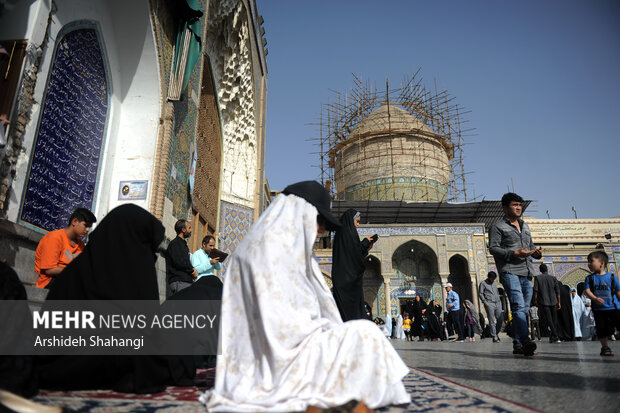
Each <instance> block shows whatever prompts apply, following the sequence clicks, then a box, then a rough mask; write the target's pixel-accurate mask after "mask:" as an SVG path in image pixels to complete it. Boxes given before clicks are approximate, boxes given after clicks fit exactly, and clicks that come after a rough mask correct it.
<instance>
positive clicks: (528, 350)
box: [523, 341, 536, 357]
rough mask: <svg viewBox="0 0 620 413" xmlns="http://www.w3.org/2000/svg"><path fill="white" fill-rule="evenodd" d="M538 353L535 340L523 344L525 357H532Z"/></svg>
mask: <svg viewBox="0 0 620 413" xmlns="http://www.w3.org/2000/svg"><path fill="white" fill-rule="evenodd" d="M534 354H536V343H535V342H533V341H528V342H527V343H525V344H524V345H523V355H524V356H525V357H531V356H533V355H534Z"/></svg>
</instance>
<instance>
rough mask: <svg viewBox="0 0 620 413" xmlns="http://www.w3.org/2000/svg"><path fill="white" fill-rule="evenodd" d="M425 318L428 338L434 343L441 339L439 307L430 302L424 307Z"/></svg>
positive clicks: (435, 303) (433, 301)
mask: <svg viewBox="0 0 620 413" xmlns="http://www.w3.org/2000/svg"><path fill="white" fill-rule="evenodd" d="M426 317H427V318H428V337H429V338H430V339H431V340H433V341H435V340H438V339H440V338H441V330H442V328H441V322H440V321H439V317H441V306H440V305H439V304H437V302H435V300H432V301H431V302H430V304H429V305H428V307H426Z"/></svg>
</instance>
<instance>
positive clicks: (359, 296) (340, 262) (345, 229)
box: [332, 209, 370, 321]
mask: <svg viewBox="0 0 620 413" xmlns="http://www.w3.org/2000/svg"><path fill="white" fill-rule="evenodd" d="M357 216H359V212H357V211H356V210H354V209H349V210H347V211H346V212H345V213H344V214H343V215H342V216H341V217H340V224H341V225H342V227H341V228H340V229H339V230H337V231H336V235H335V236H334V246H333V247H334V248H333V249H334V256H333V264H332V283H333V285H334V290H333V291H334V298H335V300H336V304H337V305H338V310H339V311H340V316H341V317H342V320H343V321H349V320H357V319H361V318H366V317H365V314H364V289H363V284H362V279H363V277H364V269H365V267H364V257H366V255H367V254H368V249H369V248H370V241H368V239H364V240H362V241H360V238H359V235H358V234H357V228H356V227H355V218H356V217H357Z"/></svg>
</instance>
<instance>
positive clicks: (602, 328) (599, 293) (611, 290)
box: [585, 251, 620, 356]
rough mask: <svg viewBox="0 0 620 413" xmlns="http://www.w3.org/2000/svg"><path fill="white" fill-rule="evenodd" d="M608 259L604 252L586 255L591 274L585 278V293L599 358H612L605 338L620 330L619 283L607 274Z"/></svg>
mask: <svg viewBox="0 0 620 413" xmlns="http://www.w3.org/2000/svg"><path fill="white" fill-rule="evenodd" d="M608 263H609V257H608V256H607V254H606V253H605V252H604V251H593V252H591V253H590V254H589V255H588V268H590V271H592V274H590V275H588V276H587V277H586V281H585V293H586V295H587V296H588V298H590V300H592V313H593V314H594V321H595V323H596V335H597V336H598V338H599V340H600V342H601V356H613V355H614V353H613V352H612V351H611V349H610V348H609V347H608V345H607V336H610V335H612V334H614V330H615V328H617V329H618V330H620V301H619V299H620V283H619V282H618V277H616V276H615V275H614V274H610V273H608V272H607V264H608Z"/></svg>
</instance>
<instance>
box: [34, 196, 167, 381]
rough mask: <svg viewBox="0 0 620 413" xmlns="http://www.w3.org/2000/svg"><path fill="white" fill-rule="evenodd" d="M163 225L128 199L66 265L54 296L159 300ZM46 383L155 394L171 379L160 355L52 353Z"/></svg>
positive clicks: (44, 368) (44, 370)
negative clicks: (158, 262)
mask: <svg viewBox="0 0 620 413" xmlns="http://www.w3.org/2000/svg"><path fill="white" fill-rule="evenodd" d="M163 238H164V227H163V225H162V224H161V222H159V221H158V220H157V218H155V217H154V216H153V215H151V214H150V213H149V212H147V211H146V210H144V209H142V208H140V207H138V206H137V205H132V204H126V205H122V206H119V207H117V208H114V209H113V210H112V211H110V212H109V213H108V215H106V217H105V218H104V219H103V220H102V221H101V223H100V224H99V225H98V226H97V228H96V229H95V230H94V231H93V233H92V234H91V235H90V237H89V241H88V244H87V245H86V248H84V251H83V252H82V253H81V254H80V255H79V256H78V257H77V258H75V259H74V260H73V261H72V262H71V264H69V265H68V266H67V268H65V269H64V271H63V272H62V274H61V275H60V276H58V278H57V279H56V280H55V282H54V285H53V286H52V287H51V289H50V292H49V294H48V296H47V301H50V300H131V301H134V300H150V301H155V302H157V300H159V292H158V288H157V275H156V272H155V258H156V256H155V252H156V251H157V247H158V246H159V244H160V242H161V241H162V240H163ZM39 362H40V365H39V372H40V376H39V379H40V384H41V388H48V389H52V388H53V389H62V390H78V389H114V390H116V391H119V392H124V393H155V392H160V391H162V390H164V388H165V384H166V383H167V382H168V381H169V377H170V374H169V366H168V362H167V360H165V359H164V358H163V357H157V356H122V355H118V356H116V355H114V356H102V355H100V356H97V355H92V356H90V355H89V356H80V355H67V356H47V357H43V358H41V359H40V360H39Z"/></svg>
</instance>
